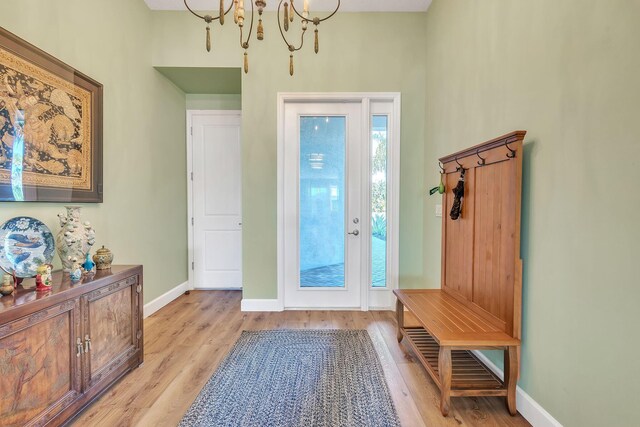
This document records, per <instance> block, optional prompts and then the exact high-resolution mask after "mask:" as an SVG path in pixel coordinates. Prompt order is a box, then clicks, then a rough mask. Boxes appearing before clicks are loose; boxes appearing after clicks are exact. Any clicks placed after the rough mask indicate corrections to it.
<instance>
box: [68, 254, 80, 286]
mask: <svg viewBox="0 0 640 427" xmlns="http://www.w3.org/2000/svg"><path fill="white" fill-rule="evenodd" d="M69 263H70V264H71V271H69V276H70V277H71V282H78V281H80V279H82V268H81V266H80V263H79V262H78V258H76V257H69Z"/></svg>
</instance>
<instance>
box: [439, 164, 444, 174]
mask: <svg viewBox="0 0 640 427" xmlns="http://www.w3.org/2000/svg"><path fill="white" fill-rule="evenodd" d="M438 167H439V168H440V173H441V174H443V173H444V172H445V170H444V165H443V164H442V162H440V161H438Z"/></svg>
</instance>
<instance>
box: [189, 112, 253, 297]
mask: <svg viewBox="0 0 640 427" xmlns="http://www.w3.org/2000/svg"><path fill="white" fill-rule="evenodd" d="M240 122H241V119H240V113H239V112H197V113H195V112H194V113H192V115H191V126H192V129H191V131H192V168H193V169H192V170H193V176H192V180H193V192H192V194H193V196H192V201H193V216H192V225H193V265H192V268H193V276H192V277H193V281H194V283H193V286H194V288H196V289H233V288H241V287H242V205H241V196H242V193H241V191H242V186H241V152H242V151H241V140H240Z"/></svg>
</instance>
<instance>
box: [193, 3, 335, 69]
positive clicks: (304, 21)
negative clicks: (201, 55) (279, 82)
mask: <svg viewBox="0 0 640 427" xmlns="http://www.w3.org/2000/svg"><path fill="white" fill-rule="evenodd" d="M248 1H249V3H250V4H251V20H250V21H249V31H248V32H246V38H245V8H244V0H231V3H230V4H229V6H228V7H226V6H225V0H220V8H219V11H218V16H211V15H200V14H199V13H197V12H195V11H194V10H193V9H191V7H189V4H188V3H187V0H184V5H185V6H186V8H187V9H188V10H189V12H191V13H192V14H194V15H195V16H197V17H198V18H200V19H202V20H203V21H204V22H206V24H207V37H206V48H207V52H211V23H212V22H214V21H220V25H224V22H225V16H226V15H228V14H229V13H230V12H231V9H233V22H234V24H235V25H237V26H238V28H239V30H240V47H241V48H242V49H244V72H245V73H248V72H249V53H248V50H249V41H250V40H251V35H252V33H253V17H254V15H255V14H254V2H253V1H252V0H248ZM336 1H337V5H336V8H335V10H334V11H333V12H331V13H330V14H329V15H328V16H326V17H324V18H318V17H315V18H310V14H309V0H304V4H303V8H302V13H300V12H298V9H296V7H295V6H294V4H293V2H294V0H289V2H287V1H286V0H280V3H278V13H277V17H278V28H279V29H280V35H281V36H282V40H284V43H285V45H286V46H287V49H288V50H289V74H290V75H291V76H293V54H294V53H295V52H297V51H299V50H300V49H302V47H303V46H304V38H305V35H306V33H307V27H308V26H309V24H313V25H314V27H315V29H314V43H313V45H314V51H315V53H318V51H319V50H320V41H319V36H318V25H320V23H321V22H324V21H326V20H328V19H329V18H331V17H333V16H334V15H335V14H336V12H338V9H340V0H336ZM266 6H267V2H266V1H265V0H255V8H256V9H258V26H257V30H256V38H257V39H258V40H264V26H263V25H262V13H263V12H264V8H265V7H266ZM296 16H297V17H298V18H300V23H301V26H300V42H299V43H300V44H299V45H297V46H296V45H294V44H293V43H290V42H289V40H288V39H287V33H289V30H291V32H293V29H292V23H293V22H294V20H295V18H296ZM292 39H293V36H292Z"/></svg>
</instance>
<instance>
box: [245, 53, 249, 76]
mask: <svg viewBox="0 0 640 427" xmlns="http://www.w3.org/2000/svg"><path fill="white" fill-rule="evenodd" d="M248 72H249V54H248V53H247V52H246V51H245V53H244V73H245V74H247V73H248Z"/></svg>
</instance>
